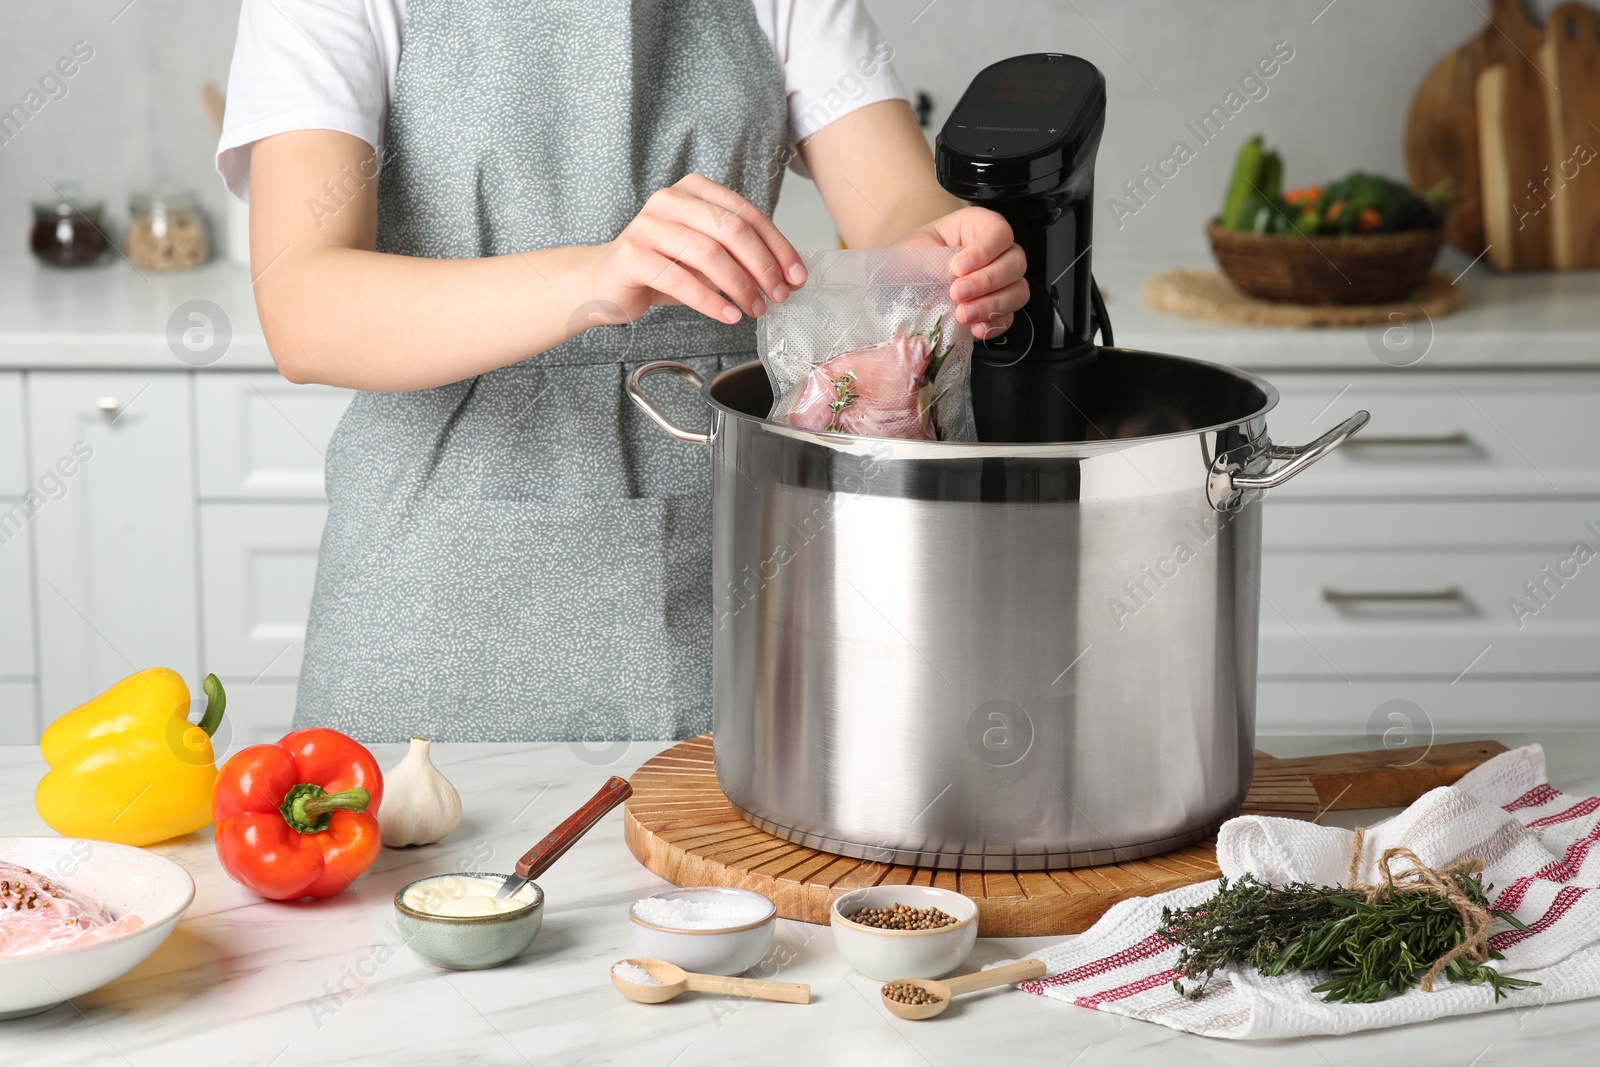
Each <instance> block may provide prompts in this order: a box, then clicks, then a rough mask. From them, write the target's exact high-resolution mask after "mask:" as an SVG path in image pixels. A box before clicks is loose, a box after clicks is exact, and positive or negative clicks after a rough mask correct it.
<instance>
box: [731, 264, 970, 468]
mask: <svg viewBox="0 0 1600 1067" xmlns="http://www.w3.org/2000/svg"><path fill="white" fill-rule="evenodd" d="M957 251H958V250H957V249H954V248H874V249H860V250H854V249H847V250H843V251H837V252H826V251H825V252H806V253H802V255H801V258H802V259H803V260H804V261H805V265H806V283H805V286H804V287H803V288H800V289H797V290H795V291H794V293H793V294H792V295H791V296H790V297H789V299H788V300H786V301H784V302H783V303H781V304H773V305H771V310H769V311H768V312H767V314H766V315H765V316H763V317H762V318H761V319H759V320H758V325H757V329H756V344H757V348H758V351H759V352H760V355H761V363H762V365H763V366H764V367H766V369H767V378H768V379H769V380H770V381H771V383H772V396H773V403H772V412H771V414H770V415H769V416H768V417H769V418H771V419H772V420H773V421H775V422H786V423H789V424H790V425H793V426H799V427H803V428H805V429H808V430H827V431H832V432H835V433H848V434H856V435H859V436H863V437H902V438H912V439H915V440H922V441H976V440H977V439H978V435H977V432H976V430H975V428H974V425H973V419H972V394H971V391H970V388H969V384H968V382H969V378H970V376H971V371H972V331H971V330H970V329H968V328H967V327H966V326H964V325H962V324H961V323H959V322H957V321H956V307H955V303H954V301H952V300H951V299H950V283H951V282H952V281H953V280H954V279H953V276H952V275H951V273H950V261H951V259H952V258H954V256H955V254H956V252H957Z"/></svg>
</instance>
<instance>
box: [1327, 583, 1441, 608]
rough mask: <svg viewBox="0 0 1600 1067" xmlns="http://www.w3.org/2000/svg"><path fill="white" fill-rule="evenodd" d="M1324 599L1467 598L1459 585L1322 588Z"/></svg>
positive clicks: (1382, 601) (1425, 601) (1409, 600)
mask: <svg viewBox="0 0 1600 1067" xmlns="http://www.w3.org/2000/svg"><path fill="white" fill-rule="evenodd" d="M1322 599H1323V600H1325V601H1327V602H1328V603H1329V604H1460V603H1464V602H1465V601H1466V599H1467V594H1465V593H1463V592H1462V591H1461V589H1460V587H1459V586H1454V585H1452V586H1451V587H1450V588H1448V589H1396V590H1392V591H1389V590H1384V591H1374V592H1356V593H1351V592H1345V591H1344V590H1342V589H1329V588H1327V587H1326V586H1324V587H1323V589H1322Z"/></svg>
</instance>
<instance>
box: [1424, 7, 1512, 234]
mask: <svg viewBox="0 0 1600 1067" xmlns="http://www.w3.org/2000/svg"><path fill="white" fill-rule="evenodd" d="M1488 8H1489V21H1488V22H1487V23H1486V24H1485V25H1484V27H1483V29H1482V30H1480V31H1479V32H1478V33H1477V35H1476V36H1474V37H1472V38H1471V39H1470V40H1468V41H1466V42H1465V43H1463V44H1462V45H1461V47H1459V48H1457V49H1456V50H1455V51H1453V52H1448V53H1446V54H1445V55H1444V57H1443V58H1441V59H1440V60H1439V62H1438V63H1437V64H1435V66H1434V68H1433V69H1432V70H1431V71H1429V72H1428V75H1427V77H1425V78H1424V79H1423V80H1422V84H1421V85H1420V86H1419V87H1418V88H1417V95H1416V96H1415V97H1414V98H1413V99H1412V101H1411V111H1410V113H1409V114H1408V115H1407V117H1406V133H1405V152H1406V169H1407V171H1408V172H1409V173H1410V176H1411V184H1412V185H1413V186H1414V187H1415V188H1417V189H1424V190H1425V189H1431V188H1432V187H1433V186H1434V185H1437V184H1438V183H1439V181H1440V179H1443V178H1449V179H1450V181H1451V188H1452V190H1454V192H1455V194H1456V196H1457V197H1458V201H1457V204H1456V207H1455V210H1453V211H1451V212H1450V217H1449V218H1448V219H1446V220H1445V237H1446V238H1447V239H1448V240H1449V241H1450V243H1451V244H1453V245H1455V246H1456V247H1457V248H1459V249H1461V250H1462V251H1463V252H1465V253H1467V255H1469V256H1476V255H1478V253H1480V252H1482V251H1483V249H1484V229H1483V211H1482V207H1481V200H1480V194H1479V178H1478V154H1479V150H1478V112H1477V85H1478V75H1480V74H1482V73H1483V71H1484V70H1485V69H1486V68H1488V67H1490V66H1492V65H1494V64H1496V63H1504V62H1507V61H1508V60H1509V59H1511V58H1514V57H1516V56H1517V55H1518V49H1520V50H1521V51H1522V53H1525V54H1527V55H1529V56H1532V55H1533V54H1534V53H1535V52H1536V51H1537V50H1538V48H1539V44H1540V36H1541V34H1540V29H1539V27H1538V26H1537V25H1536V24H1535V23H1534V22H1533V20H1532V19H1531V18H1529V17H1528V15H1527V13H1526V12H1525V11H1524V10H1523V9H1522V6H1521V4H1520V3H1518V0H1489V4H1488Z"/></svg>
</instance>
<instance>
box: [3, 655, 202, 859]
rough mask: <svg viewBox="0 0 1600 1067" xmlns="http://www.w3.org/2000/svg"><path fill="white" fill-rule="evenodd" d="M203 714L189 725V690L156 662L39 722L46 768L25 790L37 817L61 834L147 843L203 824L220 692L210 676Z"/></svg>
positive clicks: (135, 843) (178, 678) (182, 832)
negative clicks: (42, 728) (28, 790)
mask: <svg viewBox="0 0 1600 1067" xmlns="http://www.w3.org/2000/svg"><path fill="white" fill-rule="evenodd" d="M204 688H205V694H206V711H205V715H204V716H203V717H202V718H201V720H200V723H199V725H196V724H194V723H191V722H190V721H189V687H188V686H186V685H184V683H183V678H182V677H180V676H179V675H178V674H177V673H176V672H175V671H170V670H167V669H166V668H165V667H156V668H154V669H152V670H147V671H140V672H139V673H138V674H134V675H130V676H129V677H127V678H124V679H123V680H122V681H120V682H118V683H117V684H116V685H114V686H112V687H111V688H110V689H107V690H106V691H105V692H104V693H101V694H100V695H99V696H97V697H95V698H94V699H93V700H91V701H89V702H88V703H85V704H81V705H79V706H78V707H76V708H73V709H72V710H71V711H69V712H67V713H66V714H65V715H63V716H61V717H60V718H59V719H57V720H56V721H55V722H53V723H51V724H50V725H49V726H48V727H46V728H45V731H44V733H43V735H41V736H40V738H39V753H40V755H42V756H44V761H45V762H46V763H47V764H49V765H50V771H49V773H47V774H46V775H45V776H44V777H43V778H42V779H40V781H39V788H38V789H37V790H35V792H34V795H33V802H34V806H35V807H36V808H38V809H39V817H40V818H41V819H43V820H44V821H45V822H46V823H47V824H48V825H49V826H50V828H51V829H52V830H54V831H56V832H57V833H59V834H62V835H63V836H66V837H88V838H93V839H95V840H98V841H115V842H117V843H119V844H123V845H148V844H152V843H154V842H156V841H165V840H166V839H167V838H169V837H177V836H179V835H181V834H188V833H193V832H194V831H196V830H199V829H200V828H202V827H204V826H209V825H210V824H211V793H212V790H213V789H214V788H215V786H216V783H217V759H216V755H215V753H213V752H212V750H211V735H212V734H214V733H215V732H216V729H217V727H218V725H220V724H221V722H222V713H223V709H224V708H225V707H226V706H227V696H226V694H224V693H223V691H222V683H221V682H219V681H218V680H217V676H216V675H214V674H211V675H207V676H206V680H205V683H204Z"/></svg>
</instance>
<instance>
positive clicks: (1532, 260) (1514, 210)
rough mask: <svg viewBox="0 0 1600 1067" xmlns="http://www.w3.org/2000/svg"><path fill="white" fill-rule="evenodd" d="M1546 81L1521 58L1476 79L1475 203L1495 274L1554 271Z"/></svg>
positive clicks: (1532, 62) (1531, 61)
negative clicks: (1518, 271) (1480, 213)
mask: <svg viewBox="0 0 1600 1067" xmlns="http://www.w3.org/2000/svg"><path fill="white" fill-rule="evenodd" d="M1538 54H1539V53H1538V49H1535V50H1534V51H1532V52H1530V53H1529V56H1532V55H1538ZM1548 79H1549V75H1547V74H1546V73H1545V72H1544V71H1542V70H1540V69H1539V67H1538V66H1537V65H1536V64H1535V63H1534V61H1533V60H1532V59H1531V58H1527V57H1525V56H1522V55H1516V56H1513V57H1511V58H1510V59H1508V60H1506V61H1505V62H1504V63H1495V64H1493V65H1491V66H1489V67H1486V68H1484V71H1483V73H1481V74H1479V75H1478V182H1479V197H1480V202H1481V204H1482V207H1483V236H1484V240H1485V241H1486V242H1487V248H1488V259H1489V262H1490V263H1492V264H1494V266H1495V268H1496V269H1498V270H1548V269H1549V268H1551V267H1553V266H1555V262H1556V259H1555V244H1556V242H1555V212H1554V211H1553V210H1551V208H1550V199H1551V197H1552V194H1551V193H1550V192H1549V191H1548V186H1547V184H1546V183H1547V181H1548V180H1549V177H1550V170H1549V168H1550V164H1551V160H1552V159H1553V158H1554V157H1553V156H1552V155H1551V151H1550V121H1549V107H1548V102H1547V97H1546V90H1547V89H1548V88H1549V87H1550V82H1549V80H1548ZM1560 196H1561V194H1556V198H1558V199H1559V198H1560ZM1458 210H1459V209H1458Z"/></svg>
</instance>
